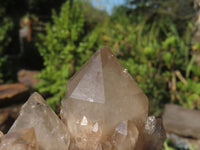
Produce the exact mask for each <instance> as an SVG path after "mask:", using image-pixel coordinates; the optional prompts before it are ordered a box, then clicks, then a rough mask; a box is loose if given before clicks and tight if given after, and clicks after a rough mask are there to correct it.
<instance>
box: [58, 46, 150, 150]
mask: <svg viewBox="0 0 200 150" xmlns="http://www.w3.org/2000/svg"><path fill="white" fill-rule="evenodd" d="M67 89H68V90H67V98H66V99H65V100H64V101H62V110H61V118H62V120H63V121H64V122H65V124H66V125H67V127H68V129H69V131H70V134H71V140H72V142H71V143H73V144H71V145H73V146H71V147H73V148H72V149H82V150H95V149H99V148H100V147H101V146H100V145H101V144H100V143H102V142H103V143H104V144H103V147H105V146H108V147H110V146H111V147H112V146H113V145H112V142H109V140H108V141H107V142H105V141H106V140H105V139H111V138H110V136H112V135H113V131H114V130H115V128H116V127H117V126H118V125H119V124H120V123H121V122H123V121H126V120H128V121H129V122H134V123H135V126H136V128H137V130H144V126H145V122H146V120H147V116H148V100H147V97H146V96H145V94H144V93H143V92H142V90H141V89H140V88H139V87H138V85H137V84H136V82H135V81H134V80H133V78H132V77H131V76H130V75H129V73H128V72H127V70H126V69H125V68H124V67H123V66H122V64H121V63H120V62H119V61H118V60H117V58H116V57H115V56H114V55H113V53H112V52H111V51H110V49H109V48H108V47H104V48H102V49H100V50H98V51H97V52H96V53H95V54H94V55H93V56H92V57H91V58H90V59H89V60H88V61H87V62H86V64H84V65H83V67H82V68H81V69H80V70H79V71H78V72H77V73H76V74H75V75H74V76H73V77H72V78H71V79H70V80H69V81H68V83H67ZM133 132H136V131H133ZM139 133H140V132H139V131H138V134H139ZM136 139H137V138H136ZM105 143H106V144H105ZM132 147H133V146H132ZM103 149H106V150H107V149H109V148H103Z"/></svg>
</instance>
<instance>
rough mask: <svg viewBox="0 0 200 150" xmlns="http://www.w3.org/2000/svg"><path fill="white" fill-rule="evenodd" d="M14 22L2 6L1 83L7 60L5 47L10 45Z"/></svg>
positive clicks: (0, 14) (0, 38)
mask: <svg viewBox="0 0 200 150" xmlns="http://www.w3.org/2000/svg"><path fill="white" fill-rule="evenodd" d="M12 26H13V23H12V21H11V19H10V18H9V17H7V16H5V8H3V7H1V6H0V83H2V82H3V79H2V77H3V73H2V66H3V63H4V62H5V61H6V55H4V49H5V47H6V46H8V44H9V42H10V41H11V38H10V36H9V34H8V32H9V31H10V30H11V29H12Z"/></svg>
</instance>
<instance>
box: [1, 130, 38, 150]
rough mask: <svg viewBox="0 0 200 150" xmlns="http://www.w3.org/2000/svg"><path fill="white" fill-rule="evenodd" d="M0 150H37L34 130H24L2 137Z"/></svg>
mask: <svg viewBox="0 0 200 150" xmlns="http://www.w3.org/2000/svg"><path fill="white" fill-rule="evenodd" d="M0 150H39V149H38V145H37V140H36V136H35V131H34V128H29V129H24V130H21V131H17V132H12V133H8V134H6V135H4V136H2V137H1V140H0Z"/></svg>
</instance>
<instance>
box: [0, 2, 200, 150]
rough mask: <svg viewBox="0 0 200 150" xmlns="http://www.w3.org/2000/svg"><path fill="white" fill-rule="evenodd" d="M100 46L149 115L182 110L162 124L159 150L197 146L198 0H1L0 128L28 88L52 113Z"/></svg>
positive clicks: (12, 115)
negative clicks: (132, 84) (138, 92)
mask: <svg viewBox="0 0 200 150" xmlns="http://www.w3.org/2000/svg"><path fill="white" fill-rule="evenodd" d="M105 45H106V46H109V47H110V48H111V50H112V51H113V53H114V54H115V55H116V57H117V58H118V59H119V60H120V61H121V63H122V64H123V65H124V67H125V68H127V70H128V72H129V73H130V74H131V75H132V76H133V78H134V79H135V80H136V82H137V83H138V85H139V86H140V87H141V89H142V90H143V91H144V93H145V94H146V95H147V96H148V98H149V103H150V106H149V109H150V115H155V116H157V117H162V116H164V117H166V119H164V120H170V119H171V118H170V119H168V116H170V112H171V113H172V112H173V113H174V114H177V119H180V116H181V115H183V114H182V113H184V112H186V111H187V112H188V113H187V114H184V116H185V118H186V120H184V119H183V120H184V121H183V122H182V123H183V124H182V126H183V129H180V130H181V131H180V130H179V131H177V128H179V126H178V125H177V126H176V125H174V124H173V125H174V126H173V128H176V129H171V128H172V127H170V123H169V122H170V121H166V122H167V123H169V124H168V125H169V129H168V128H167V127H166V126H168V125H165V122H164V126H165V127H166V128H167V129H166V130H167V131H169V134H168V140H166V142H165V144H164V149H165V150H175V149H185V150H186V149H190V150H195V149H198V146H197V145H198V144H199V143H200V141H199V140H198V139H200V133H199V131H200V120H198V119H199V118H200V113H199V110H200V0H57V1H54V0H15V1H13V0H0V84H1V85H0V130H3V131H5V132H6V131H7V129H8V127H9V125H10V124H12V122H13V120H14V119H15V118H16V116H17V114H18V111H19V109H20V106H21V104H22V103H23V101H24V100H27V98H28V96H29V95H30V93H32V92H33V91H39V92H40V93H41V94H42V95H43V96H44V97H45V98H46V99H47V102H48V104H49V105H50V106H51V107H52V108H53V109H54V110H55V111H56V112H59V108H60V101H61V100H62V99H63V98H64V97H65V93H66V82H67V80H69V79H70V77H72V75H73V74H74V73H75V72H76V71H78V70H79V68H80V67H81V66H82V65H83V64H84V63H85V62H86V61H87V60H88V59H89V58H90V57H91V55H92V54H93V53H94V52H95V51H96V50H98V49H99V48H102V47H103V46H105ZM166 104H168V105H166ZM169 104H170V105H169ZM166 106H167V107H166ZM168 109H169V110H170V111H169V110H168ZM179 113H180V114H179ZM163 114H164V115H163ZM193 114H195V115H193ZM197 114H198V115H197ZM187 115H188V116H187ZM195 117H196V118H195ZM183 118H184V117H183ZM188 118H189V119H190V120H187V119H188ZM173 119H174V118H173ZM174 120H175V121H176V122H179V120H176V118H175V119H174ZM174 120H173V121H174ZM193 120H194V121H196V122H195V123H193V122H191V121H193ZM198 121H199V122H198ZM184 122H185V123H186V125H185V124H184ZM167 123H166V124H167ZM175 124H176V123H175ZM188 124H189V125H188ZM192 125H193V126H192ZM187 128H190V129H191V132H189V133H188V132H186V133H185V130H187ZM184 129H185V130H184ZM199 145H200V144H199Z"/></svg>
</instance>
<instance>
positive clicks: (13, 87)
mask: <svg viewBox="0 0 200 150" xmlns="http://www.w3.org/2000/svg"><path fill="white" fill-rule="evenodd" d="M28 97H29V89H28V87H27V86H26V85H24V84H21V83H15V84H3V85H0V107H4V106H8V105H10V104H14V103H19V102H24V101H25V100H27V98H28Z"/></svg>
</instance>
